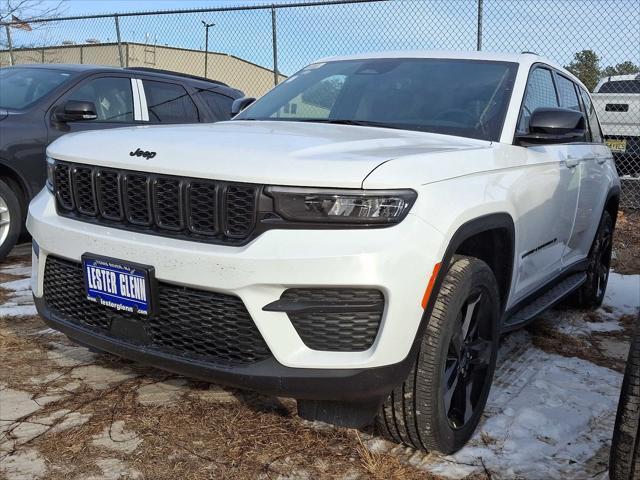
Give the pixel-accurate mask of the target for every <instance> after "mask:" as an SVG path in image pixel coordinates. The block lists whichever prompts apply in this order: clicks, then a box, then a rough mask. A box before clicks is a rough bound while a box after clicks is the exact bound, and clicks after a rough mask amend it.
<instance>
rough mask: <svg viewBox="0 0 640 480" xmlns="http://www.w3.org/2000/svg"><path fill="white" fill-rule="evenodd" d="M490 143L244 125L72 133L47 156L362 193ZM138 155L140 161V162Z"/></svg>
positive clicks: (345, 128) (352, 129)
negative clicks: (373, 177) (369, 180)
mask: <svg viewBox="0 0 640 480" xmlns="http://www.w3.org/2000/svg"><path fill="white" fill-rule="evenodd" d="M487 145H489V142H485V141H480V140H471V139H465V138H460V137H451V136H444V135H436V134H429V133H422V132H409V131H405V130H393V129H386V128H372V127H359V126H349V125H328V124H317V123H302V122H284V121H240V120H236V121H229V122H220V123H216V124H202V125H166V126H143V127H131V128H118V129H113V130H102V131H91V132H82V133H76V134H70V135H65V136H63V137H61V138H60V139H58V140H56V141H55V142H54V143H52V144H51V145H50V146H49V148H48V149H47V153H48V155H49V156H50V157H53V158H56V159H59V160H68V161H73V162H79V163H89V164H97V165H104V166H108V167H115V168H123V169H130V170H140V171H146V172H155V173H167V174H172V175H180V176H187V177H200V178H211V179H219V180H228V181H236V182H248V183H265V184H276V185H295V186H319V187H343V188H360V187H361V186H362V182H363V180H364V179H365V178H366V176H367V175H368V174H369V173H370V172H371V171H372V170H374V169H375V168H376V167H377V166H378V165H380V164H382V163H384V162H386V161H388V160H392V159H396V158H399V157H403V156H410V155H415V154H425V153H431V152H445V151H451V150H461V149H473V148H482V147H485V146H487ZM138 149H139V150H140V155H139V156H138V155H133V156H132V155H131V153H135V152H136V151H137V150H138ZM143 152H147V153H146V154H144V153H143ZM150 152H155V155H153V154H151V153H150Z"/></svg>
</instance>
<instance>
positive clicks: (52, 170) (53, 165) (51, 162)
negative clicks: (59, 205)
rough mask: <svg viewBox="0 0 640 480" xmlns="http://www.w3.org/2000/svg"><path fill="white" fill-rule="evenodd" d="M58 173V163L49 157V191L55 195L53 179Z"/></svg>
mask: <svg viewBox="0 0 640 480" xmlns="http://www.w3.org/2000/svg"><path fill="white" fill-rule="evenodd" d="M55 171H56V161H55V160H54V159H53V158H49V157H47V183H46V185H47V189H48V190H49V191H50V192H51V193H53V179H54V176H55Z"/></svg>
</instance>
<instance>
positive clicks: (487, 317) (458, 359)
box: [376, 256, 500, 454]
mask: <svg viewBox="0 0 640 480" xmlns="http://www.w3.org/2000/svg"><path fill="white" fill-rule="evenodd" d="M499 318H500V297H499V293H498V286H497V282H496V279H495V277H494V275H493V272H492V271H491V269H490V268H489V266H488V265H487V264H486V263H484V262H483V261H481V260H478V259H476V258H472V257H463V256H455V257H454V258H453V260H452V261H451V264H450V266H449V270H448V272H447V274H446V276H445V278H444V280H443V283H442V286H441V287H440V291H439V292H438V296H437V298H436V302H435V305H434V308H433V312H432V313H431V317H430V318H429V321H428V324H427V327H426V329H425V332H424V335H423V337H422V339H421V343H420V349H419V352H418V355H417V357H416V360H415V363H414V365H413V367H412V369H411V372H410V373H409V375H408V377H407V379H406V380H405V381H404V382H403V384H402V385H400V386H399V387H397V388H396V389H394V390H393V392H391V394H390V395H389V397H388V398H387V399H386V400H385V401H384V403H383V405H382V407H381V408H380V410H379V412H378V416H377V418H376V424H377V426H378V429H379V430H380V431H381V433H382V434H383V435H384V436H386V437H387V438H389V439H391V440H392V441H395V442H397V443H402V444H404V445H407V446H410V447H413V448H417V449H421V450H426V451H431V450H437V451H439V452H442V453H445V454H450V453H453V452H455V451H457V450H459V449H460V448H462V447H463V446H464V445H465V443H466V442H467V441H468V440H469V438H471V435H473V432H474V431H475V429H476V427H477V425H478V422H479V421H480V417H481V415H482V412H483V410H484V407H485V404H486V401H487V396H488V395H489V390H490V388H491V382H492V380H493V374H494V371H495V365H496V357H497V351H498V338H499V334H498V328H499V327H498V322H499ZM465 320H469V321H465ZM465 325H466V329H465ZM465 331H466V333H467V335H466V336H465V335H464V332H465ZM465 337H466V341H462V340H461V339H464V338H465ZM476 337H477V338H476ZM460 347H462V348H460ZM459 352H462V354H460V353H459ZM469 356H470V357H471V358H469ZM447 378H448V379H449V381H448V382H446V381H445V379H447ZM467 378H473V379H474V381H473V382H471V388H470V389H469V392H470V396H469V398H470V399H471V405H472V408H471V409H469V411H467V409H465V408H459V407H460V406H461V405H462V404H463V403H464V404H465V405H466V402H464V398H466V395H465V392H466V389H465V388H463V387H464V386H465V384H466V381H467ZM449 386H451V387H453V388H448V387H449ZM461 395H465V397H464V398H463V397H462V396H461ZM445 396H446V397H447V398H445ZM462 410H464V411H462Z"/></svg>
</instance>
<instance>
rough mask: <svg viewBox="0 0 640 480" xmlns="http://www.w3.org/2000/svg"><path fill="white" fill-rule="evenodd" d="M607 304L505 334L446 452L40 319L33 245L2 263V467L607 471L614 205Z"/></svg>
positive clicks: (263, 473)
mask: <svg viewBox="0 0 640 480" xmlns="http://www.w3.org/2000/svg"><path fill="white" fill-rule="evenodd" d="M622 220H623V221H622V222H621V223H620V224H619V225H620V226H621V228H620V230H619V231H618V233H617V236H616V255H617V262H618V263H617V265H616V266H615V267H616V268H617V269H618V270H619V271H620V272H622V273H624V274H625V275H617V274H616V275H613V276H612V280H611V282H610V285H609V289H608V291H607V299H606V301H605V305H604V306H603V308H601V309H600V310H598V311H597V312H581V311H576V310H569V309H566V308H560V309H556V310H553V311H551V312H548V313H546V314H544V315H543V316H542V318H541V319H540V321H538V322H536V323H535V324H534V325H533V326H532V327H529V328H528V329H526V330H524V331H520V332H516V333H514V334H511V335H509V336H507V337H506V338H505V339H504V341H503V345H502V347H501V351H500V357H501V359H500V364H499V369H498V371H497V374H496V378H495V381H494V385H493V389H492V392H491V396H490V399H489V403H488V406H487V411H486V415H485V417H484V418H483V421H482V423H481V425H480V428H479V429H478V431H477V433H476V435H475V436H474V438H473V440H472V441H471V442H470V444H469V446H467V447H465V448H464V449H463V450H461V451H460V452H458V453H457V454H456V455H454V456H450V457H442V456H439V455H436V454H425V453H421V452H415V451H413V450H411V449H408V448H404V447H400V446H397V445H394V444H392V443H389V442H387V441H385V440H383V439H381V438H380V437H378V436H377V435H376V433H375V432H373V431H371V430H366V431H356V430H349V429H341V428H334V427H331V426H328V425H323V424H318V423H310V422H306V421H303V420H301V419H300V418H298V417H297V415H296V414H295V402H294V401H293V400H290V399H283V398H267V397H263V396H260V395H257V394H254V393H251V392H243V391H237V390H231V389H226V388H223V387H221V386H218V385H213V384H207V383H203V382H197V381H192V380H189V379H186V378H182V377H178V376H175V375H172V374H167V373H166V372H161V371H158V370H155V369H151V368H147V367H144V366H141V365H137V364H135V363H131V362H127V361H124V360H121V359H118V358H115V357H113V356H110V355H103V354H96V353H92V352H90V351H89V350H87V349H86V348H83V347H80V346H77V345H74V344H73V343H71V342H70V341H69V340H67V339H66V337H64V336H63V335H61V334H59V333H57V332H55V331H53V330H50V329H48V328H47V327H46V326H45V325H44V323H43V322H42V320H41V319H40V318H39V317H38V316H37V315H36V314H35V310H34V307H33V304H32V301H31V297H30V291H29V286H28V285H29V280H28V277H29V275H30V256H29V248H28V246H23V247H21V248H18V249H17V250H16V251H15V252H14V254H13V256H12V257H11V258H9V259H8V260H7V261H6V262H4V264H2V265H0V365H1V366H2V368H1V369H0V478H7V479H11V480H14V479H63V478H64V479H65V480H75V479H78V480H80V479H83V480H84V479H92V480H95V479H114V480H115V479H154V480H155V479H175V478H189V479H211V478H231V479H233V478H238V479H245V478H265V479H269V478H273V479H275V478H280V479H285V478H287V479H288V478H292V479H293V478H296V479H298V478H299V479H307V478H342V479H366V478H378V479H388V478H403V479H413V478H427V479H432V478H469V479H486V478H493V479H498V478H536V479H537V478H539V479H542V478H563V479H570V478H575V479H582V478H588V477H593V478H600V477H603V475H605V474H604V472H605V471H606V468H607V464H606V462H607V458H608V449H609V444H610V438H611V430H612V428H613V422H614V418H615V409H616V405H617V399H618V392H619V388H620V384H621V381H622V375H621V373H620V372H621V371H622V368H623V365H624V358H625V357H626V352H627V348H628V340H629V333H630V329H631V324H632V322H633V321H634V319H635V318H637V316H638V309H639V307H638V305H640V275H638V273H640V267H638V264H637V263H634V262H635V260H628V259H634V258H635V259H637V258H640V252H638V243H635V244H634V242H635V240H634V239H636V238H637V235H638V227H637V225H638V221H640V218H638V216H637V215H636V216H635V217H634V216H632V215H630V214H627V215H623V217H622Z"/></svg>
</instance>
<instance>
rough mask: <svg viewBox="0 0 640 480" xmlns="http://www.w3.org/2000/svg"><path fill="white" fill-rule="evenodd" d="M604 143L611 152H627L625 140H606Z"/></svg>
mask: <svg viewBox="0 0 640 480" xmlns="http://www.w3.org/2000/svg"><path fill="white" fill-rule="evenodd" d="M605 143H606V144H607V146H608V147H609V148H610V149H611V151H612V152H616V153H624V152H626V151H627V141H626V140H614V139H606V140H605Z"/></svg>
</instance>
